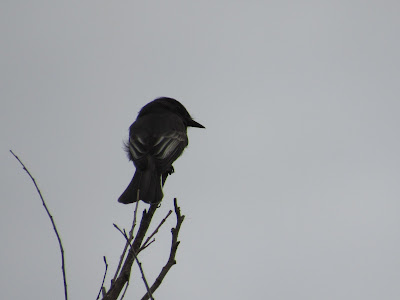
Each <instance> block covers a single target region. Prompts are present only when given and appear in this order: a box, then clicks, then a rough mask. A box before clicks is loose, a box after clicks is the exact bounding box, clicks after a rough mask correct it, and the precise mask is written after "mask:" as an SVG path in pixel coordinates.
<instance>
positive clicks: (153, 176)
mask: <svg viewBox="0 0 400 300" xmlns="http://www.w3.org/2000/svg"><path fill="white" fill-rule="evenodd" d="M160 177H161V176H160V174H158V173H157V172H156V171H155V170H154V169H153V170H145V171H140V170H136V172H135V175H134V176H133V178H132V180H131V182H130V184H129V185H128V187H127V188H126V189H125V191H124V192H123V193H122V195H121V196H120V197H119V199H118V202H120V203H124V204H129V203H133V202H136V201H138V200H143V201H144V202H146V203H150V204H153V203H159V202H160V201H161V199H162V198H163V196H164V195H163V192H162V188H161V178H160ZM138 190H139V196H138Z"/></svg>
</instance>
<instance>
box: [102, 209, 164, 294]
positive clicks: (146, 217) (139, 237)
mask: <svg viewBox="0 0 400 300" xmlns="http://www.w3.org/2000/svg"><path fill="white" fill-rule="evenodd" d="M157 208H158V205H157V204H152V205H150V207H149V209H148V211H146V210H144V211H143V215H142V220H141V221H140V226H139V229H138V232H137V234H136V237H135V239H134V241H133V243H132V246H131V247H130V250H129V251H128V254H127V256H126V258H125V262H124V264H123V266H122V269H121V272H120V274H119V275H118V277H117V279H116V280H115V281H113V282H112V285H111V287H110V289H109V291H108V292H107V294H106V295H105V296H104V298H103V300H115V299H117V298H118V295H119V294H120V293H121V291H122V289H123V288H124V286H125V284H126V283H127V282H128V281H129V277H130V273H131V268H132V265H133V262H134V260H135V253H137V252H138V250H139V249H140V247H141V245H142V242H143V239H144V237H145V235H146V232H147V230H148V228H149V225H150V222H151V219H152V218H153V215H154V213H155V211H156V210H157Z"/></svg>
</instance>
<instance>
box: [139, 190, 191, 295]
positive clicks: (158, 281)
mask: <svg viewBox="0 0 400 300" xmlns="http://www.w3.org/2000/svg"><path fill="white" fill-rule="evenodd" d="M174 207H175V214H176V227H175V228H172V229H171V233H172V242H171V252H170V254H169V258H168V261H167V263H166V264H165V266H164V267H163V268H162V270H161V272H160V274H159V275H158V276H157V278H156V280H155V281H154V283H153V285H152V286H151V288H150V290H151V292H152V293H154V292H155V290H157V288H158V287H159V286H160V285H161V283H162V281H163V279H164V277H165V276H166V275H167V273H168V271H169V270H170V269H171V267H172V266H173V265H175V264H176V260H175V255H176V251H177V250H178V246H179V243H180V242H179V241H178V235H179V230H180V229H181V225H182V222H183V220H184V219H185V216H182V215H181V209H180V208H179V206H178V203H177V201H176V198H174ZM147 299H149V297H148V293H146V294H145V295H144V296H143V297H142V300H147Z"/></svg>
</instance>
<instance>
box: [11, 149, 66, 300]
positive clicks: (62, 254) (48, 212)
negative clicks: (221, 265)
mask: <svg viewBox="0 0 400 300" xmlns="http://www.w3.org/2000/svg"><path fill="white" fill-rule="evenodd" d="M10 152H11V154H12V155H14V157H15V158H16V159H17V160H18V162H19V163H20V164H21V165H22V167H23V169H24V170H25V171H26V173H28V175H29V177H30V178H31V179H32V181H33V184H34V185H35V187H36V190H37V192H38V193H39V196H40V199H41V200H42V204H43V206H44V208H45V210H46V212H47V215H48V216H49V218H50V221H51V224H52V225H53V229H54V232H55V233H56V236H57V240H58V244H59V246H60V251H61V269H62V274H63V279H64V297H65V300H68V289H67V278H66V275H65V260H64V248H63V246H62V243H61V238H60V235H59V234H58V231H57V227H56V224H55V222H54V220H53V216H52V215H51V214H50V211H49V209H48V208H47V205H46V203H45V202H44V199H43V196H42V193H41V192H40V189H39V187H38V185H37V184H36V181H35V179H34V178H33V177H32V175H31V173H30V172H29V170H28V169H27V168H26V167H25V165H24V164H23V163H22V161H21V160H20V159H19V158H18V156H17V155H15V154H14V152H13V151H12V150H10Z"/></svg>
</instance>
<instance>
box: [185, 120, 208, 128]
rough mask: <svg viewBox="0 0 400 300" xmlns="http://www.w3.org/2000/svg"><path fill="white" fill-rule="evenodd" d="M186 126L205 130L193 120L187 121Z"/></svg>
mask: <svg viewBox="0 0 400 300" xmlns="http://www.w3.org/2000/svg"><path fill="white" fill-rule="evenodd" d="M187 126H190V127H197V128H205V127H204V126H203V125H201V124H200V123H197V122H196V121H194V120H189V121H188V122H187Z"/></svg>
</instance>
